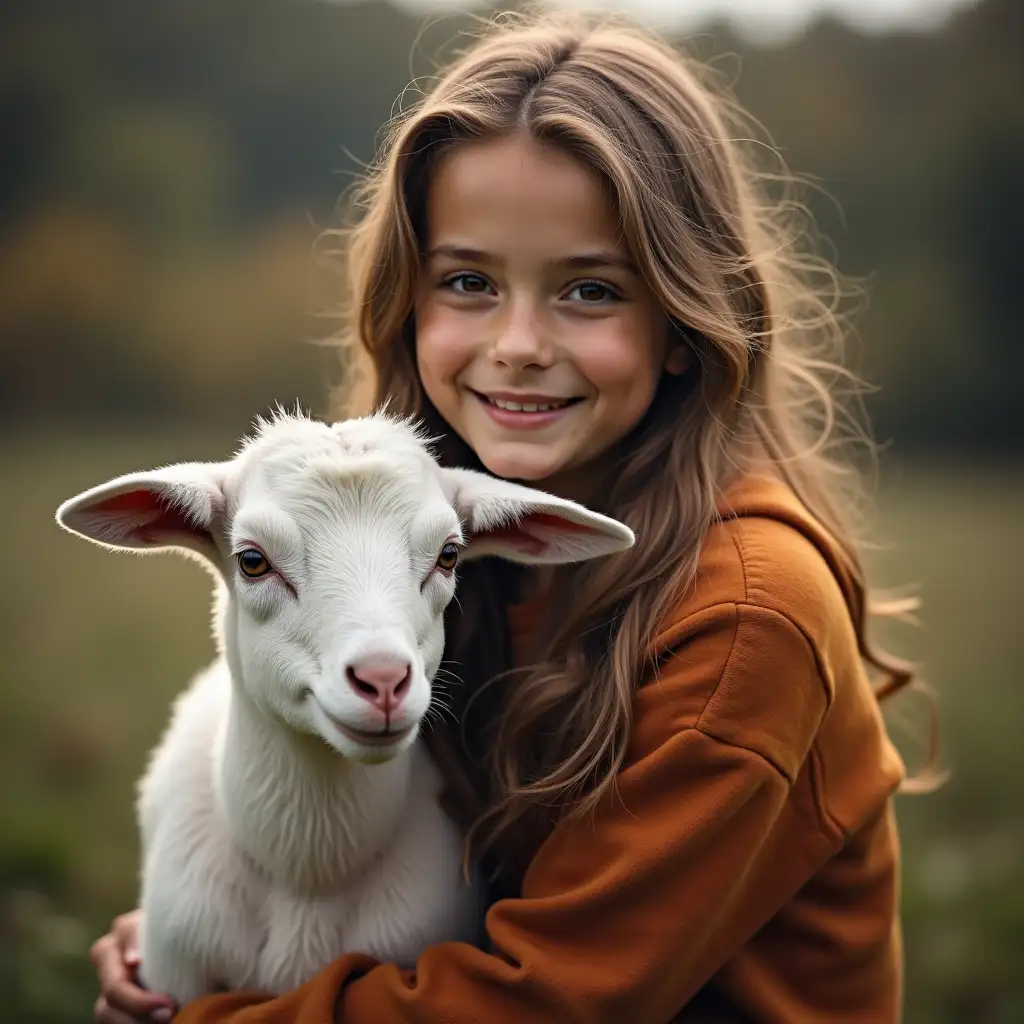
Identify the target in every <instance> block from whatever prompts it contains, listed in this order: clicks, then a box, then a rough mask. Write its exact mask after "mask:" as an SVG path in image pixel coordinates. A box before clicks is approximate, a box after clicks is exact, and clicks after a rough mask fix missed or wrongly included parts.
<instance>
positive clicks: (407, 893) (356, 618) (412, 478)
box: [57, 414, 633, 1004]
mask: <svg viewBox="0 0 1024 1024" xmlns="http://www.w3.org/2000/svg"><path fill="white" fill-rule="evenodd" d="M57 518H58V521H59V522H60V523H61V524H62V525H63V526H64V527H65V528H67V529H68V530H70V531H72V532H74V533H77V534H80V535H82V536H84V537H86V538H89V539H91V540H93V541H96V542H97V543H100V544H102V545H104V546H107V547H111V548H118V549H123V548H128V549H136V550H152V549H167V548H176V549H182V550H185V551H189V552H192V553H195V554H198V555H199V556H200V557H201V559H202V560H203V561H204V562H206V563H207V565H209V566H210V567H211V568H212V569H213V570H214V576H215V578H216V579H217V580H218V591H219V600H218V604H217V611H216V615H215V623H216V637H217V645H218V650H219V654H220V656H219V658H218V659H217V661H216V662H215V663H214V664H213V665H212V666H211V667H210V668H208V669H207V670H206V671H205V672H203V673H201V674H200V675H199V676H198V677H197V678H196V679H195V681H194V682H193V684H192V685H191V687H190V688H189V689H188V690H187V691H186V692H185V693H184V694H182V695H181V696H180V697H179V698H178V700H177V702H176V704H175V707H174V712H173V715H172V718H171V723H170V725H169V727H168V729H167V731H166V733H165V735H164V737H163V739H162V740H161V742H160V744H159V746H158V747H157V749H156V750H155V751H154V753H153V755H152V758H151V761H150V763H149V767H148V769H147V771H146V773H145V776H144V777H143V779H142V781H141V782H140V784H139V791H138V807H137V810H138V819H139V826H140V832H141V840H142V853H143V865H142V893H141V901H140V902H141V906H142V909H143V911H144V924H143V933H142V949H141V953H142V972H141V973H142V977H143V980H144V982H145V984H146V985H148V986H149V987H150V988H152V989H154V990H156V991H161V992H167V993H169V994H170V995H172V996H173V997H174V998H175V999H176V1000H178V1002H179V1004H180V1003H184V1002H187V1001H189V1000H192V999H194V998H197V997H198V996H200V995H202V994H205V993H208V992H210V991H213V990H214V989H215V988H217V987H226V988H229V989H241V988H253V989H261V990H264V991H268V992H281V991H284V990H287V989H289V988H293V987H295V986H296V985H298V984H301V983H302V982H303V981H305V980H306V979H308V978H309V977H310V976H311V975H312V974H313V973H315V972H316V971H317V970H319V969H320V968H321V967H323V966H325V965H326V964H328V963H329V962H330V961H331V960H333V959H335V958H336V957H338V956H339V955H341V954H342V953H343V952H345V951H361V952H366V953H370V954H373V955H376V956H378V957H380V958H382V959H387V960H391V961H397V962H399V963H403V964H409V963H412V962H413V961H414V960H415V958H416V957H417V955H418V954H419V953H420V951H421V950H422V949H423V948H424V947H426V946H427V945H429V944H431V943H434V942H438V941H446V940H463V941H469V942H474V941H477V940H478V939H479V938H481V937H482V931H481V929H482V916H483V909H484V908H483V905H482V902H481V895H480V886H467V885H465V884H464V883H463V880H462V877H461V869H460V863H461V862H460V839H459V835H458V833H457V830H456V829H455V827H454V825H453V824H452V823H451V822H450V821H449V820H448V819H447V818H446V817H445V816H444V814H443V812H442V811H441V810H440V808H439V806H438V800H437V797H438V794H439V791H440V786H441V781H440V776H439V773H438V771H437V769H436V767H435V766H434V764H433V762H432V761H431V760H430V758H429V757H428V755H427V754H426V752H425V750H424V748H423V746H422V745H421V744H420V743H418V742H417V736H418V733H419V729H420V725H421V723H422V722H423V719H424V716H425V715H426V713H427V711H428V708H429V706H430V702H431V680H432V679H433V677H434V675H435V673H436V672H437V669H438V666H439V663H440V660H441V655H442V649H443V646H444V633H443V624H442V613H443V611H444V609H445V606H446V605H447V604H448V602H449V601H451V599H452V597H453V595H454V592H455V577H454V574H453V569H454V567H455V562H456V560H457V559H458V558H460V557H461V558H463V559H467V558H474V557H480V556H482V555H497V556H500V557H504V558H507V559H512V560H515V561H521V562H533V563H557V562H570V561H579V560H583V559H588V558H593V557H597V556H601V555H605V554H609V553H611V552H614V551H619V550H622V549H625V548H628V547H629V546H630V545H631V544H632V543H633V535H632V533H631V532H630V531H629V530H628V529H627V528H626V527H625V526H623V525H622V524H620V523H618V522H615V521H614V520H611V519H608V518H606V517H604V516H600V515H597V514H596V513H593V512H590V511H588V510H586V509H584V508H582V507H581V506H579V505H575V504H573V503H571V502H568V501H564V500H562V499H559V498H555V497H552V496H550V495H546V494H543V493H541V492H539V491H534V490H531V489H529V488H526V487H521V486H517V485H514V484H510V483H507V482H505V481H501V480H496V479H493V478H491V477H488V476H485V475H483V474H479V473H474V472H472V471H469V470H451V469H442V468H441V467H440V466H438V464H437V463H436V462H435V461H434V459H433V458H432V457H431V455H430V451H429V448H428V446H427V444H426V443H425V441H424V440H423V439H422V438H421V437H420V436H419V434H418V433H417V432H416V430H415V429H414V428H413V427H412V426H411V425H410V424H408V423H406V422H403V421H398V420H396V419H393V418H390V417H387V416H385V415H382V414H378V415H375V416H370V417H366V418H364V419H358V420H350V421H347V422H343V423H337V424H334V425H332V426H328V425H326V424H323V423H318V422H315V421H313V420H309V419H305V418H301V417H296V416H280V417H278V418H276V419H275V420H274V421H272V422H269V423H266V422H262V423H260V425H259V428H258V430H257V432H256V435H255V436H254V437H253V438H252V439H250V440H248V441H247V442H246V443H245V444H244V445H243V447H242V448H241V450H240V451H239V453H238V454H237V455H236V456H235V457H234V458H233V459H231V460H230V461H226V462H221V463H186V464H181V465H177V466H170V467H167V468H163V469H158V470H154V471H152V472H143V473H133V474H129V475H127V476H122V477H118V478H117V479H115V480H112V481H110V482H109V483H107V484H104V485H102V486H99V487H96V488H93V489H91V490H88V491H86V492H84V493H83V494H81V495H79V496H78V497H76V498H73V499H71V500H70V501H68V502H65V504H63V505H62V506H61V508H60V509H59V510H58V513H57Z"/></svg>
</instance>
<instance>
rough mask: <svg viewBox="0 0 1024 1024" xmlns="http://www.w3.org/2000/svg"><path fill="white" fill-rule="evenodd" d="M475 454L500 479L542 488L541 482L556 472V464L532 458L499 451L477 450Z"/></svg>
mask: <svg viewBox="0 0 1024 1024" xmlns="http://www.w3.org/2000/svg"><path fill="white" fill-rule="evenodd" d="M477 456H478V457H479V459H480V461H481V462H482V463H483V464H484V468H485V469H486V470H487V472H488V473H493V474H494V476H497V477H501V479H502V480H522V481H523V483H528V484H530V485H532V486H535V487H539V488H540V489H541V490H543V483H544V481H545V480H548V479H550V478H551V477H553V476H554V475H555V474H556V473H558V471H559V468H560V467H558V466H555V465H552V464H551V463H550V462H538V461H536V460H533V459H523V458H508V457H503V456H502V455H501V454H500V453H498V452H494V453H488V452H481V451H480V450H477Z"/></svg>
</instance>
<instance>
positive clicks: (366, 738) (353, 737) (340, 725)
mask: <svg viewBox="0 0 1024 1024" xmlns="http://www.w3.org/2000/svg"><path fill="white" fill-rule="evenodd" d="M317 704H318V705H319V706H320V710H321V711H323V713H324V717H325V718H326V719H327V720H328V721H329V722H330V723H331V725H333V726H334V728H335V729H337V730H338V732H340V733H341V735H342V736H344V737H345V739H347V740H349V741H350V742H352V743H358V744H359V745H360V746H361V747H391V746H394V745H395V744H396V743H401V742H402V740H404V739H408V737H409V736H411V735H412V734H413V732H414V731H415V729H416V723H415V722H414V723H413V724H412V725H406V726H403V727H402V728H401V729H392V728H389V727H385V728H383V729H357V728H356V727H355V726H354V725H349V724H348V723H347V722H343V721H342V720H341V719H340V718H338V717H336V716H335V715H332V714H331V713H330V712H329V711H326V710H325V709H324V706H323V705H322V704H320V702H319V701H317Z"/></svg>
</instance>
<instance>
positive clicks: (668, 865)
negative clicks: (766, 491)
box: [176, 603, 835, 1024]
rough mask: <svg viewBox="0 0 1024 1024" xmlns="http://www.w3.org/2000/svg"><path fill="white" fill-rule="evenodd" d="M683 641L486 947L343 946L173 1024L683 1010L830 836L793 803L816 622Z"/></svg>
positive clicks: (503, 1018)
mask: <svg viewBox="0 0 1024 1024" xmlns="http://www.w3.org/2000/svg"><path fill="white" fill-rule="evenodd" d="M672 636H673V650H672V652H671V655H670V657H669V658H668V659H667V660H666V661H665V662H664V663H663V665H662V667H661V669H660V670H659V672H658V674H657V676H656V677H652V678H651V679H650V680H648V681H647V682H646V684H645V685H644V686H642V687H641V689H640V690H639V691H638V693H637V697H636V703H635V709H636V710H635V718H634V725H633V732H632V735H631V741H630V747H629V750H628V753H627V759H626V763H625V765H624V767H623V768H622V770H621V771H620V773H619V775H618V777H617V780H616V785H615V786H614V787H612V788H611V790H610V791H609V792H608V794H607V795H606V797H605V798H604V799H603V800H602V801H601V803H600V804H599V806H598V807H597V808H596V810H595V812H594V813H593V815H590V816H588V817H586V818H585V819H582V820H579V821H573V822H567V823H564V824H563V825H562V826H560V827H559V828H558V829H556V831H555V832H554V833H553V834H552V835H551V836H550V837H549V838H548V839H547V841H546V842H545V843H544V844H543V845H542V847H541V848H540V850H539V852H538V854H537V856H536V857H535V858H534V860H533V862H532V863H531V864H530V866H529V869H528V871H527V873H526V876H525V878H524V883H523V891H522V896H521V897H520V898H516V899H506V900H501V901H499V902H497V903H495V904H494V905H493V906H492V907H491V909H490V912H489V913H488V916H487V932H488V938H489V945H488V948H487V949H486V950H481V949H477V948H475V947H473V946H469V945H465V944H461V943H441V944H438V945H435V946H432V947H430V948H428V949H427V950H425V951H424V952H423V954H422V955H421V956H420V958H419V960H418V961H417V964H416V967H415V970H413V971H400V970H399V969H398V968H397V967H395V966H394V965H392V964H378V963H376V962H375V961H373V960H372V959H370V958H368V957H366V956H361V955H357V954H351V955H346V956H344V957H342V958H341V959H339V960H338V961H336V962H335V963H333V964H332V965H330V966H329V967H327V968H326V969H325V970H323V971H321V972H320V973H319V974H318V975H317V976H316V977H314V978H313V979H312V980H310V981H309V982H308V983H307V984H305V985H303V986H302V987H301V988H298V989H296V990H294V991H292V992H290V993H287V994H286V995H283V996H279V997H276V998H271V997H268V996H265V995H260V994H257V993H236V994H230V995H216V996H210V997H206V998H204V999H202V1000H199V1001H197V1002H195V1003H193V1004H190V1005H189V1006H187V1007H185V1008H183V1010H182V1012H181V1013H180V1015H179V1017H178V1018H176V1019H177V1020H178V1021H179V1024H257V1022H261V1024H272V1022H285V1021H288V1022H295V1024H328V1022H334V1021H336V1022H341V1024H442V1022H443V1024H478V1022H480V1021H483V1020H486V1021H488V1022H490V1024H521V1022H522V1021H531V1022H534V1024H570V1022H572V1024H619V1022H621V1021H623V1020H637V1021H643V1022H644V1024H657V1022H664V1021H669V1020H671V1019H672V1018H673V1016H674V1015H675V1014H676V1013H678V1011H679V1010H680V1008H682V1007H683V1006H684V1005H685V1004H686V1003H687V1002H688V1001H689V1000H690V999H691V998H692V997H693V996H694V995H695V994H696V993H697V992H698V990H699V989H700V988H701V987H702V986H703V985H704V984H705V983H706V982H707V981H708V980H709V979H710V978H711V977H712V975H714V974H715V973H716V972H717V971H718V969H719V968H720V967H722V965H723V964H724V963H725V962H726V961H728V960H729V959H730V957H732V956H733V955H734V954H735V953H736V952H737V951H738V950H739V949H741V948H742V947H743V945H744V944H745V943H746V942H747V941H748V940H749V939H750V938H751V937H752V936H753V935H754V934H755V933H756V932H757V931H758V930H759V929H760V928H761V927H762V926H763V925H764V924H765V923H766V922H767V921H768V920H769V919H770V918H771V917H772V916H774V914H775V913H776V912H777V911H778V910H779V908H780V907H781V906H783V905H784V904H785V903H786V902H787V900H788V899H789V898H791V897H792V895H793V894H794V893H795V892H796V891H797V890H798V889H799V888H800V886H801V885H802V884H803V883H804V882H805V881H806V880H807V879H808V878H809V877H811V875H812V874H813V873H814V871H815V870H816V868H817V866H818V865H820V863H821V862H822V861H823V860H824V859H825V858H826V857H827V856H828V854H829V852H831V851H832V850H833V849H834V842H835V837H834V836H832V835H831V834H829V832H828V828H827V827H826V825H825V823H824V822H823V821H822V820H821V819H820V818H819V816H818V815H817V814H816V812H815V808H814V806H813V802H811V801H807V800H804V799H803V798H802V797H801V798H800V799H799V800H795V799H792V796H793V793H794V782H795V780H796V778H797V776H798V775H799V773H800V772H801V769H802V766H803V764H804V762H805V761H806V760H807V758H808V752H809V750H810V748H811V744H812V742H813V740H814V737H815V735H816V732H817V730H818V727H819V725H820V723H821V721H822V718H823V716H824V715H825V712H826V709H827V707H828V703H829V696H828V687H827V686H826V684H825V681H824V680H823V678H822V675H821V672H820V671H819V666H818V662H817V658H816V656H815V650H814V648H813V647H812V645H811V644H810V643H809V641H808V639H807V637H806V636H805V635H804V633H803V632H802V631H801V630H800V629H799V628H798V627H797V626H796V625H795V624H794V622H793V621H792V620H791V619H789V618H788V617H786V616H784V615H782V614H780V613H779V612H777V611H772V610H769V609H766V608H761V607H757V606H753V605H747V604H737V603H727V604H720V605H716V606H714V607H712V608H709V609H704V610H702V611H700V612H697V613H695V614H694V615H692V616H691V617H689V618H687V619H686V620H685V621H683V622H681V623H678V624H677V626H676V628H674V629H673V631H672Z"/></svg>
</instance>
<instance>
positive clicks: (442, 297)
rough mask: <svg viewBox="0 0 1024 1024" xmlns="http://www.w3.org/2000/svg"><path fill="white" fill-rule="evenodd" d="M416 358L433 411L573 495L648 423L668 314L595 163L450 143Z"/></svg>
mask: <svg viewBox="0 0 1024 1024" xmlns="http://www.w3.org/2000/svg"><path fill="white" fill-rule="evenodd" d="M426 219H427V237H426V240H425V241H426V257H425V262H424V265H423V270H422V273H421V275H420V284H419V289H418V294H417V300H416V311H415V315H416V357H417V363H418V367H419V373H420V378H421V380H422V382H423V387H424V389H425V391H426V393H427V396H428V397H429V398H430V400H431V402H432V403H433V404H434V406H435V407H436V409H437V411H438V412H439V413H440V414H441V416H442V417H443V418H444V419H445V420H446V422H447V423H448V424H449V426H450V427H451V428H452V429H453V430H455V431H456V432H457V433H458V434H459V435H460V436H461V437H462V439H463V440H464V441H465V442H466V443H467V444H468V445H469V446H470V447H471V448H472V449H473V450H474V451H475V452H476V454H477V456H478V457H479V458H480V460H481V462H482V463H483V464H484V466H486V467H487V469H488V470H490V471H491V472H492V473H494V474H495V475H497V476H500V477H506V478H511V479H519V480H524V481H531V482H532V483H534V484H537V485H538V486H542V487H544V488H545V489H546V490H550V491H552V492H553V493H556V494H566V496H568V494H567V493H566V492H572V493H575V494H577V495H579V494H580V492H581V491H583V492H585V491H586V490H587V487H588V484H590V486H593V483H594V482H596V481H597V480H599V479H600V477H601V474H598V473H595V472H594V461H595V460H596V459H598V458H599V457H600V456H601V455H602V454H603V453H605V452H607V451H609V450H610V449H611V448H612V447H613V446H614V445H615V444H616V443H617V442H618V441H620V440H621V439H622V438H623V437H625V436H626V435H627V434H628V433H629V432H630V431H631V430H632V429H633V428H634V427H635V426H636V425H637V423H638V422H639V421H640V419H641V418H642V417H643V415H644V413H645V412H646V411H647V409H648V408H649V406H650V404H651V401H652V399H653V397H654V393H655V390H656V388H657V386H658V381H659V379H660V377H661V375H662V373H663V372H669V373H682V372H683V371H684V370H685V369H686V365H687V356H688V350H687V349H686V348H684V347H683V346H681V345H680V346H673V347H670V345H669V340H668V337H669V330H668V323H667V319H666V317H665V314H664V313H663V311H662V310H661V308H660V307H659V305H658V303H657V301H656V300H655V297H654V295H653V294H652V293H651V291H650V289H649V288H648V287H647V285H646V284H645V283H644V281H643V279H642V277H641V276H640V274H639V272H638V270H637V268H636V267H635V266H634V265H633V263H632V260H631V258H630V254H629V252H628V250H627V249H626V247H625V245H624V243H623V240H622V238H621V235H620V231H619V227H618V218H617V215H616V210H615V207H614V205H613V204H612V202H611V201H610V199H609V197H608V195H607V192H606V189H605V188H604V187H603V186H602V183H601V181H600V179H599V178H598V177H597V176H596V174H594V173H593V172H592V171H591V170H590V169H589V168H587V167H586V166H584V165H583V164H581V163H578V162H577V161H575V160H573V159H572V158H571V157H569V156H567V155H566V154H564V153H562V152H561V151H559V150H557V149H554V148H552V147H545V146H542V145H540V144H538V143H537V142H534V141H533V140H530V139H529V138H526V137H524V136H521V135H519V134H515V135H511V136H508V137H505V138H501V139H497V140H494V141H487V142H469V143H462V144H460V145H457V146H455V147H454V148H453V149H452V150H451V151H450V152H449V153H448V154H447V155H446V156H445V157H444V158H443V159H442V160H441V162H440V164H439V165H438V167H437V168H436V169H435V171H434V174H433V178H432V181H431V183H430V189H429V193H428V196H427V218H426Z"/></svg>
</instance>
